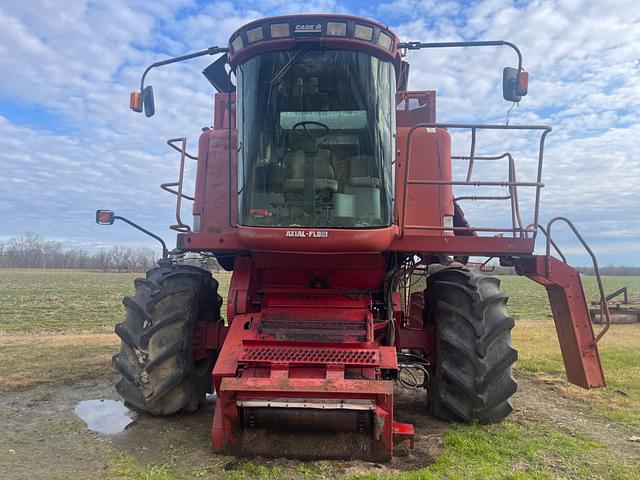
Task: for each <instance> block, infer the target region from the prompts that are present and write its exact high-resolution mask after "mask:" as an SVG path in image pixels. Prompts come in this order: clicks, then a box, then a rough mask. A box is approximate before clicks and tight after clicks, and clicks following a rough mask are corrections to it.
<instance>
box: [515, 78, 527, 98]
mask: <svg viewBox="0 0 640 480" xmlns="http://www.w3.org/2000/svg"><path fill="white" fill-rule="evenodd" d="M528 90H529V72H520V73H518V83H517V84H516V95H520V96H521V97H524V96H525V95H526V94H527V91H528Z"/></svg>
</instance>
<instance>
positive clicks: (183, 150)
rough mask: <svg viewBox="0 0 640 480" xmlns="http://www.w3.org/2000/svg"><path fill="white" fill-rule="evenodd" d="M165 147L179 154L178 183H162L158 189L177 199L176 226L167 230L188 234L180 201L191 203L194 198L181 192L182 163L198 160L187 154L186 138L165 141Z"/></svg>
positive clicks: (188, 228)
mask: <svg viewBox="0 0 640 480" xmlns="http://www.w3.org/2000/svg"><path fill="white" fill-rule="evenodd" d="M178 142H180V143H181V145H180V146H177V145H176V143H178ZM167 145H169V146H170V147H171V148H173V149H174V150H176V151H177V152H180V173H179V175H178V181H177V182H168V183H163V184H161V185H160V188H162V189H163V190H165V191H167V192H169V193H173V194H174V195H176V197H177V199H176V224H174V225H170V226H169V228H170V229H171V230H175V231H177V232H181V233H190V232H191V227H190V226H189V225H187V224H186V223H184V222H183V221H182V199H183V198H185V199H187V200H191V201H193V200H194V199H195V197H192V196H190V195H187V194H185V193H183V191H182V187H183V180H184V163H185V158H189V159H191V160H198V157H196V156H194V155H190V154H189V153H187V139H186V137H179V138H170V139H169V140H167ZM172 187H178V189H177V190H174V189H173V188H172Z"/></svg>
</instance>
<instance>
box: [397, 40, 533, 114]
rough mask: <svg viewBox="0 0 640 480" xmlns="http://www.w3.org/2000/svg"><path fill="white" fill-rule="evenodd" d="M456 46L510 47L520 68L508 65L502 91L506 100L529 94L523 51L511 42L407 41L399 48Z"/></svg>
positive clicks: (504, 74) (512, 100)
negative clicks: (523, 63) (523, 65)
mask: <svg viewBox="0 0 640 480" xmlns="http://www.w3.org/2000/svg"><path fill="white" fill-rule="evenodd" d="M455 47H509V48H511V49H512V50H513V51H514V52H515V53H516V55H517V56H518V68H512V67H506V68H505V69H504V70H503V73H502V92H503V97H504V99H505V100H507V101H510V102H519V101H520V100H521V98H522V97H524V96H525V95H526V94H527V84H528V81H529V74H528V73H527V72H525V71H524V69H523V68H522V52H520V49H519V48H518V47H517V46H515V45H514V44H513V43H511V42H505V41H504V40H487V41H478V42H433V43H423V42H405V43H401V44H400V45H399V48H405V49H407V50H420V49H423V48H455Z"/></svg>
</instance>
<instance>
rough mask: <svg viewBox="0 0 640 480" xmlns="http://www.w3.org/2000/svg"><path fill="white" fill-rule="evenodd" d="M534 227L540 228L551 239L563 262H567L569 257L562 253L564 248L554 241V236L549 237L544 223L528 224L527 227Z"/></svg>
mask: <svg viewBox="0 0 640 480" xmlns="http://www.w3.org/2000/svg"><path fill="white" fill-rule="evenodd" d="M534 227H535V228H537V229H538V230H540V231H541V232H542V233H543V234H544V236H545V238H547V239H549V241H550V242H551V245H552V246H553V248H554V250H555V251H556V253H557V254H558V255H559V256H560V258H561V259H562V262H563V263H567V258H566V257H565V256H564V253H562V250H560V247H558V245H557V244H556V242H554V241H553V239H552V238H549V236H548V235H547V230H546V229H545V228H544V227H543V226H542V225H534V224H533V223H532V224H530V225H527V228H534Z"/></svg>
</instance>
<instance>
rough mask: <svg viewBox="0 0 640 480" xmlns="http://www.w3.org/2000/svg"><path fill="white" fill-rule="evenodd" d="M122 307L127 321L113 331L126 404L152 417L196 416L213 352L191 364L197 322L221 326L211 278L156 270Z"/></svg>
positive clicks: (183, 270) (193, 271)
mask: <svg viewBox="0 0 640 480" xmlns="http://www.w3.org/2000/svg"><path fill="white" fill-rule="evenodd" d="M134 285H135V289H136V291H135V295H134V296H132V297H125V298H124V299H123V300H122V303H123V304H124V306H125V309H126V317H125V320H124V321H123V322H122V323H119V324H117V325H116V327H115V332H116V334H117V335H118V336H119V337H120V339H121V340H122V342H121V348H120V352H119V353H118V354H116V355H115V356H114V357H113V365H114V366H115V368H116V369H117V370H118V372H120V374H121V378H120V380H119V381H118V383H117V384H116V390H117V391H118V393H120V395H122V397H123V398H124V400H125V402H126V403H127V404H129V405H130V406H131V407H133V408H135V409H136V410H139V411H144V412H148V413H150V414H152V415H170V414H173V413H176V412H178V411H180V410H186V411H195V410H196V409H197V408H198V405H199V404H201V403H202V402H203V401H204V399H205V396H206V393H207V392H211V391H212V385H211V370H212V368H213V364H214V363H215V360H216V356H217V352H211V354H210V355H209V357H208V358H206V359H202V360H198V361H196V360H194V358H193V336H194V327H195V324H196V323H197V322H215V321H220V307H221V305H222V298H221V297H220V295H218V282H216V281H215V280H214V279H213V278H212V277H211V274H210V273H209V272H208V271H206V270H202V269H200V268H197V267H192V266H188V265H177V266H170V267H166V266H162V267H156V268H153V269H151V270H149V271H148V272H147V275H146V278H137V279H136V280H135V281H134Z"/></svg>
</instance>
